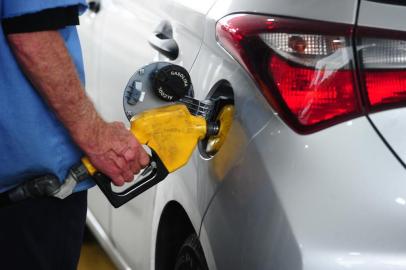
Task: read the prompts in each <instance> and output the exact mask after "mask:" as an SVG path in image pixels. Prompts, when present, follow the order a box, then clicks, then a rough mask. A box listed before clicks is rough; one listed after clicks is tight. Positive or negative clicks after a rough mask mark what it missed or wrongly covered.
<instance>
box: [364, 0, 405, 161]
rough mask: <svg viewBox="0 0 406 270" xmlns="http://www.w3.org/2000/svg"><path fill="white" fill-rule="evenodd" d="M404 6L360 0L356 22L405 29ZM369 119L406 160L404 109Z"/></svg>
mask: <svg viewBox="0 0 406 270" xmlns="http://www.w3.org/2000/svg"><path fill="white" fill-rule="evenodd" d="M405 14H406V6H402V5H393V4H384V3H376V2H370V1H364V0H363V1H361V6H360V13H359V19H358V24H359V25H360V26H365V27H374V28H381V29H391V30H397V31H406V23H405V19H404V18H405ZM369 117H370V119H371V121H372V122H373V123H374V125H375V126H376V128H377V129H378V130H379V132H380V133H381V134H382V136H383V137H384V138H385V140H386V141H387V142H388V144H389V145H390V146H391V147H392V149H393V150H394V151H395V152H396V154H397V155H398V156H399V157H400V159H401V160H402V161H403V163H404V162H405V161H406V140H405V139H404V136H402V134H404V130H405V128H406V121H405V120H406V110H405V109H404V108H400V109H391V110H386V111H382V112H378V113H372V114H370V116H369Z"/></svg>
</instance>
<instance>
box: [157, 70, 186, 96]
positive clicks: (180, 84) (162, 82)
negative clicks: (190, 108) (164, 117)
mask: <svg viewBox="0 0 406 270" xmlns="http://www.w3.org/2000/svg"><path fill="white" fill-rule="evenodd" d="M152 85H153V89H154V92H155V94H156V95H157V96H158V97H159V98H161V99H163V100H165V101H177V100H179V99H180V98H182V97H184V96H186V95H187V94H188V92H189V89H190V86H191V79H190V76H189V73H188V72H187V70H186V69H184V68H183V67H181V66H178V65H168V66H165V67H162V68H160V69H159V70H157V72H156V73H155V76H154V78H153V83H152Z"/></svg>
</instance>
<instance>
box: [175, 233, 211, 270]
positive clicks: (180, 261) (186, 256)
mask: <svg viewBox="0 0 406 270" xmlns="http://www.w3.org/2000/svg"><path fill="white" fill-rule="evenodd" d="M208 269H209V268H208V267H207V263H206V259H205V258H204V254H203V249H202V246H201V245H200V242H199V239H198V237H197V235H196V234H191V235H190V236H189V237H188V238H187V239H186V241H185V242H184V243H183V245H182V247H181V248H180V250H179V253H178V257H177V259H176V264H175V270H208Z"/></svg>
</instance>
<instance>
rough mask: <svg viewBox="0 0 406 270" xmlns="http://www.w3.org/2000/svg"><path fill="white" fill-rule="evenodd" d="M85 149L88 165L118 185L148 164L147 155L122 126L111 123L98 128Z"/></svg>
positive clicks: (128, 179) (128, 180) (127, 180)
mask: <svg viewBox="0 0 406 270" xmlns="http://www.w3.org/2000/svg"><path fill="white" fill-rule="evenodd" d="M93 139H94V140H93V141H89V142H88V144H87V145H86V146H85V145H83V144H82V146H83V149H84V150H85V152H86V154H87V156H88V158H89V159H90V161H91V162H92V164H93V165H94V166H95V167H96V168H99V170H100V171H101V172H103V173H104V174H106V175H108V176H110V178H111V179H112V181H113V183H114V184H116V185H118V186H121V185H123V184H124V182H130V181H132V180H133V178H134V174H137V173H139V171H140V170H141V169H142V168H144V167H145V166H147V165H148V163H149V156H148V155H147V153H146V152H145V151H144V149H143V147H142V146H141V145H140V144H139V143H138V141H137V140H136V139H135V137H134V136H133V135H132V134H131V133H130V132H129V131H128V130H127V129H126V128H125V126H124V125H123V124H122V123H118V122H114V123H108V124H105V125H104V126H103V127H100V128H98V134H97V135H96V136H95V138H93Z"/></svg>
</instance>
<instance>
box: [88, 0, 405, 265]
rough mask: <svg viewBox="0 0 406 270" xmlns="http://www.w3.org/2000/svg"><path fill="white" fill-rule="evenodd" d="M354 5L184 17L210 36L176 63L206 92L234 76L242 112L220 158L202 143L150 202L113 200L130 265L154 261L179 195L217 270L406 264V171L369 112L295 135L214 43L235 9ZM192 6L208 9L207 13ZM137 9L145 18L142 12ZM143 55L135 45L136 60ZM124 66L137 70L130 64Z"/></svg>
mask: <svg viewBox="0 0 406 270" xmlns="http://www.w3.org/2000/svg"><path fill="white" fill-rule="evenodd" d="M116 1H117V2H123V1H130V0H115V1H113V2H116ZM131 1H133V0H131ZM154 1H155V0H154ZM157 1H158V0H157ZM159 1H161V2H159ZM159 1H158V2H159V3H160V4H162V3H164V4H162V7H166V8H165V11H166V12H167V13H168V14H171V12H172V11H173V10H174V5H175V6H177V7H178V8H179V9H177V10H182V9H181V8H186V7H191V6H194V5H192V4H190V2H188V1H186V0H182V1H181V0H178V1H175V2H174V3H175V4H172V3H170V1H165V0H159ZM135 2H137V1H134V3H135ZM128 3H130V2H128ZM202 5H204V4H202ZM210 6H211V4H210V5H209V4H207V6H205V8H206V9H204V10H203V11H208V9H209V8H210ZM356 7H357V1H355V0H340V1H336V0H306V1H303V0H301V1H299V0H296V1H294V0H272V1H260V0H254V1H242V0H241V1H235V0H234V1H232V0H218V1H217V3H216V4H215V5H214V6H213V8H212V9H211V10H210V12H209V14H208V16H207V17H206V23H205V25H204V27H201V26H198V25H199V23H198V22H196V21H194V20H193V19H192V18H193V16H191V17H188V19H187V20H186V18H185V19H184V20H182V19H181V20H180V22H175V23H174V25H175V26H176V27H179V28H180V29H181V32H183V33H187V32H191V31H193V30H192V28H189V29H188V28H187V26H188V22H190V24H189V25H194V27H199V28H198V29H199V34H197V36H198V37H197V39H199V38H204V42H203V44H201V42H199V41H197V40H196V36H195V37H193V38H192V39H191V40H192V41H191V45H190V47H193V48H196V47H197V46H196V45H197V44H199V48H200V46H201V49H200V52H199V54H198V56H197V58H196V59H195V57H187V55H186V56H185V55H184V56H183V57H181V58H180V60H178V61H176V63H178V64H181V65H185V66H186V67H187V68H190V67H192V69H191V76H192V81H193V83H194V87H195V91H196V95H197V97H199V98H204V97H205V96H206V95H207V94H208V92H209V91H210V90H211V89H212V87H213V86H214V85H215V84H216V83H217V82H218V81H220V80H223V79H225V80H227V81H229V82H230V83H231V85H232V86H233V89H234V91H235V98H236V100H235V102H236V109H237V112H236V117H235V121H234V123H233V127H232V130H231V132H230V135H229V137H228V140H227V143H226V144H225V146H224V147H223V148H222V149H221V150H220V152H219V153H218V154H217V155H216V156H215V157H214V158H212V159H209V160H207V159H205V158H203V157H201V156H200V155H199V152H198V151H196V152H195V155H194V156H193V158H192V160H191V162H189V164H188V165H187V166H186V167H185V168H183V169H182V170H181V171H179V172H178V173H175V174H173V175H171V176H170V177H169V179H168V180H165V181H164V182H162V183H161V184H159V185H158V187H157V188H156V189H154V190H152V191H150V192H151V194H145V197H151V198H152V204H150V203H151V201H143V200H142V199H136V200H134V201H133V202H132V203H131V204H130V205H129V206H128V207H126V208H124V210H122V211H119V212H117V211H116V210H114V212H111V210H110V208H109V210H108V213H109V214H107V215H104V217H106V216H107V218H108V222H107V224H111V223H112V224H113V225H112V226H106V228H107V230H110V231H111V230H112V231H116V233H111V234H110V236H111V237H112V239H113V241H114V242H115V243H116V245H117V248H118V250H119V251H120V252H122V253H123V254H125V256H124V257H125V259H126V260H127V261H128V262H129V264H130V265H131V266H132V267H134V268H136V269H147V268H149V269H154V265H153V261H154V254H155V250H154V243H155V238H156V230H157V224H158V222H159V217H160V214H161V212H162V209H163V208H164V206H165V205H166V203H167V202H168V201H171V200H176V201H178V202H179V203H180V204H181V205H182V206H183V207H184V208H185V211H186V212H187V214H188V215H189V217H190V219H191V222H192V224H193V225H194V227H195V229H196V230H197V231H199V232H200V239H201V243H202V245H203V248H204V252H205V257H206V259H207V261H208V264H209V266H210V269H289V270H294V269H312V270H317V269H323V270H324V269H368V270H369V269H406V258H405V257H404V255H403V254H405V246H406V244H404V243H406V241H405V240H406V239H404V237H405V236H403V235H404V233H403V232H404V226H403V224H405V222H406V220H405V214H404V213H405V205H406V182H405V181H403V178H404V177H405V170H404V168H403V167H402V166H401V165H400V163H399V162H398V161H397V160H396V159H395V158H394V156H393V155H392V153H391V152H390V151H389V150H388V148H387V147H386V146H385V145H384V143H383V142H382V140H381V139H380V138H379V136H378V135H377V134H376V132H375V131H374V130H373V128H372V127H371V125H370V124H369V122H368V121H367V119H366V118H365V117H361V118H358V119H355V120H353V121H350V122H347V123H343V124H340V125H337V126H335V127H332V128H329V129H327V130H324V131H321V132H319V133H315V134H312V135H308V136H301V135H298V134H296V133H294V132H292V131H291V130H290V129H289V128H288V127H287V126H286V125H285V124H284V123H283V122H282V121H281V120H280V119H279V117H278V116H277V115H275V113H274V112H273V111H272V109H271V108H270V106H269V105H268V104H267V102H266V101H265V100H264V98H263V97H262V95H261V94H260V93H259V91H258V90H257V89H256V86H255V84H254V83H253V81H252V80H251V78H250V77H249V76H248V75H247V74H246V72H245V71H243V70H242V69H241V68H240V66H239V65H238V63H236V62H235V61H234V60H233V59H232V58H231V57H230V55H229V54H228V53H227V52H225V51H224V50H223V49H222V48H221V47H220V46H219V45H218V43H217V41H216V40H215V31H214V29H215V27H214V26H215V23H216V22H217V20H218V19H220V18H221V17H223V16H225V15H227V14H230V13H234V12H259V13H268V14H273V15H283V16H293V17H300V18H307V19H316V20H323V21H333V22H342V23H350V24H351V23H354V22H355V16H356ZM145 9H148V6H146V7H145ZM194 10H198V11H199V12H200V15H198V17H199V18H204V16H202V14H205V12H202V10H200V9H199V8H194ZM131 12H134V14H138V16H139V13H137V11H136V10H135V9H134V10H132V11H131ZM175 14H177V15H176V16H178V17H179V16H181V15H182V14H184V13H183V12H178V13H177V12H175ZM189 18H190V19H189ZM110 19H113V18H110ZM169 19H170V20H173V17H172V18H169ZM158 23H159V21H157V22H156V24H158ZM182 29H183V30H182ZM201 30H202V32H200V31H201ZM203 30H204V31H203ZM203 32H204V36H203V35H202V34H201V33H203ZM182 40H183V41H182V43H183V44H184V45H183V46H184V48H190V47H189V45H188V40H189V38H184V39H182ZM199 48H198V49H197V50H198V51H199ZM185 50H186V51H187V49H185ZM182 51H183V50H182ZM139 53H140V52H139V51H137V50H134V51H133V52H132V54H133V57H134V58H132V59H136V57H137V56H138V54H139ZM189 53H190V52H189ZM143 57H145V54H144V55H143ZM185 57H186V58H188V60H186V58H185ZM147 58H148V57H147ZM155 59H163V58H162V57H161V56H157V55H155ZM191 59H193V61H192V60H191ZM113 60H114V59H111V60H110V61H113ZM92 61H93V62H95V60H92ZM151 61H152V59H151ZM194 61H195V62H194ZM193 63H194V64H193ZM133 64H134V66H136V64H138V63H133ZM142 64H146V63H142ZM142 64H140V65H139V66H141V65H142ZM192 64H193V66H192ZM124 71H125V72H127V73H130V72H133V71H132V70H131V68H128V67H127V68H126V69H124ZM124 75H125V74H124ZM124 75H120V76H124ZM119 78H121V77H119ZM114 80H116V81H117V83H116V84H115V85H111V86H114V87H118V81H119V80H124V79H123V78H122V79H117V78H115V79H114ZM122 83H123V84H125V80H124V82H122ZM120 89H121V88H120ZM120 94H121V93H120ZM109 97H110V96H109V95H105V97H104V98H107V100H108V98H109ZM98 98H102V97H100V95H99V96H98ZM114 98H116V97H114ZM100 109H101V110H105V109H104V107H101V108H100ZM111 110H121V108H117V107H116V108H113V109H111ZM113 112H114V111H113ZM120 112H121V111H120ZM115 113H118V111H117V112H115ZM95 204H96V203H94V204H93V206H94V205H95ZM93 206H91V208H92V207H93ZM208 206H209V207H208ZM92 210H93V209H92ZM206 211H207V213H206ZM150 213H152V217H151V215H150ZM205 213H206V215H204V214H205ZM96 216H97V215H96ZM100 216H103V214H101V215H100ZM146 216H147V218H145V217H146ZM126 217H128V219H126ZM203 217H204V221H203V223H201V222H202V219H203ZM97 218H99V217H98V216H97ZM124 222H126V224H127V226H124V227H123V225H122V224H121V223H124ZM114 224H116V225H114ZM120 224H121V225H120ZM135 224H136V226H137V227H134V226H135ZM151 224H152V226H151ZM133 225H134V226H133ZM114 226H119V228H120V229H118V228H116V229H115V230H114ZM120 226H121V227H120ZM199 226H201V227H200V229H199ZM106 228H105V229H106ZM112 228H113V229H112ZM146 228H150V229H146ZM110 231H109V232H110ZM120 231H121V232H120ZM120 233H121V237H118V235H119V234H120ZM139 234H145V235H144V236H143V237H142V238H138V236H137V235H139ZM125 236H127V243H124V244H123V241H124V240H123V237H125ZM128 236H130V237H128ZM142 239H147V240H145V241H147V242H145V241H143V240H142ZM148 239H149V240H150V241H148ZM145 249H148V252H145ZM137 267H138V268H137Z"/></svg>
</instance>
